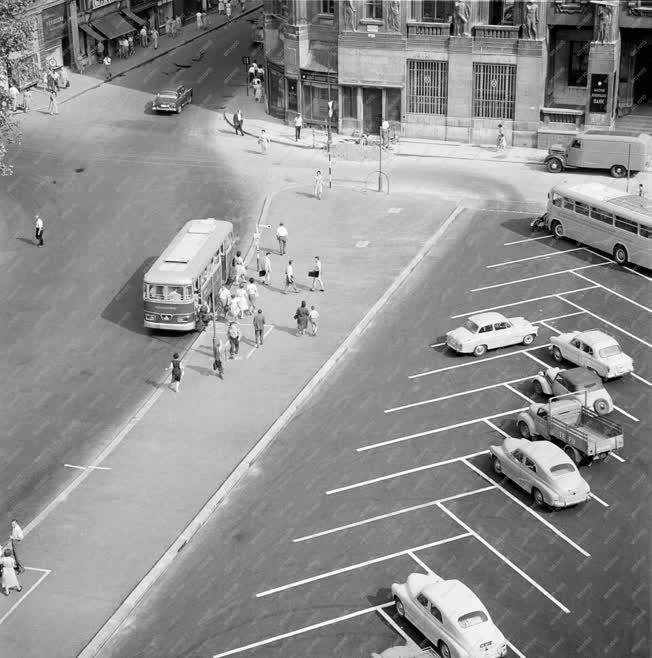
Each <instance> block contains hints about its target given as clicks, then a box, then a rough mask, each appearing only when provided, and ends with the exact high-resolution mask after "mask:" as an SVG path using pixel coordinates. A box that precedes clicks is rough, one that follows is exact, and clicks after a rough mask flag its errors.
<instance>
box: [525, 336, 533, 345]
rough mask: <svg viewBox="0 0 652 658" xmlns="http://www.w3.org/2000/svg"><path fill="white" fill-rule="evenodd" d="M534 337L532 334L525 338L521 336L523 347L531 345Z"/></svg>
mask: <svg viewBox="0 0 652 658" xmlns="http://www.w3.org/2000/svg"><path fill="white" fill-rule="evenodd" d="M534 338H535V335H534V334H528V335H527V336H523V345H532V343H533V342H534Z"/></svg>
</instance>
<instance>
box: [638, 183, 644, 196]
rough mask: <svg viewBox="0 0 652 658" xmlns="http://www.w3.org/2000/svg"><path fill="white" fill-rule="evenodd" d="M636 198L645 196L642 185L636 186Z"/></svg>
mask: <svg viewBox="0 0 652 658" xmlns="http://www.w3.org/2000/svg"><path fill="white" fill-rule="evenodd" d="M638 196H641V197H643V196H645V187H644V186H643V183H639V184H638Z"/></svg>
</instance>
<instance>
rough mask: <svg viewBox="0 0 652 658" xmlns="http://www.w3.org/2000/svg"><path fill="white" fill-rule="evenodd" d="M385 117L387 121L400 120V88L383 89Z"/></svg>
mask: <svg viewBox="0 0 652 658" xmlns="http://www.w3.org/2000/svg"><path fill="white" fill-rule="evenodd" d="M385 119H387V121H396V122H399V123H400V121H401V90H400V89H386V90H385Z"/></svg>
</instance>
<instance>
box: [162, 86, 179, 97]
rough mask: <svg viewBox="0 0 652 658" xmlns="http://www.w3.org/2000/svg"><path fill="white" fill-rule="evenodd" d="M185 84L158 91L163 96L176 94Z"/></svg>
mask: <svg viewBox="0 0 652 658" xmlns="http://www.w3.org/2000/svg"><path fill="white" fill-rule="evenodd" d="M182 86H183V85H179V86H178V87H177V88H176V89H162V90H161V91H159V92H158V93H159V94H160V95H161V96H174V95H175V94H176V93H177V92H178V91H179V89H181V87H182Z"/></svg>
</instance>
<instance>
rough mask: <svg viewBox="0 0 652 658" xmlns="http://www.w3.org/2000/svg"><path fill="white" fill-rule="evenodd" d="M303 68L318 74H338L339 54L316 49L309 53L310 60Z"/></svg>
mask: <svg viewBox="0 0 652 658" xmlns="http://www.w3.org/2000/svg"><path fill="white" fill-rule="evenodd" d="M301 68H302V69H307V70H308V71H316V72H318V73H337V53H336V52H333V51H331V50H321V49H317V48H314V49H312V50H310V51H309V53H308V59H307V61H306V63H305V64H304V65H303V66H302V67H301Z"/></svg>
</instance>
